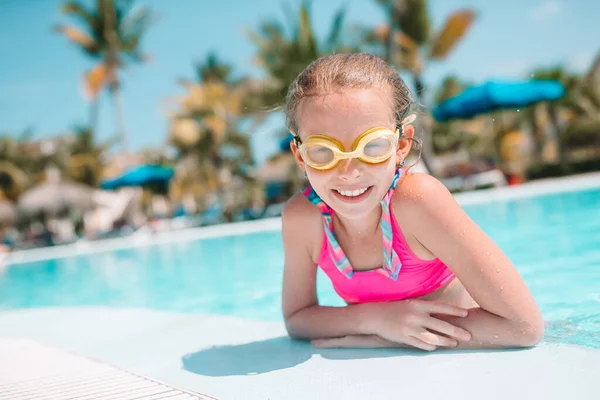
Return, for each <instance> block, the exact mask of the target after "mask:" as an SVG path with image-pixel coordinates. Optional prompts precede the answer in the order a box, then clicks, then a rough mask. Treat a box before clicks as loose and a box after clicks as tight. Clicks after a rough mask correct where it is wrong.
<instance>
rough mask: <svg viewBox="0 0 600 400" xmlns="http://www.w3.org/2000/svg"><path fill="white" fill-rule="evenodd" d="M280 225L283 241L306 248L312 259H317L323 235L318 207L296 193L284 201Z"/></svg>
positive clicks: (301, 194) (300, 193) (299, 193)
mask: <svg viewBox="0 0 600 400" xmlns="http://www.w3.org/2000/svg"><path fill="white" fill-rule="evenodd" d="M281 223H282V229H283V232H284V240H286V237H289V238H292V239H293V241H294V242H295V243H300V244H302V245H304V246H306V247H307V249H308V250H309V252H310V254H311V255H312V258H313V259H315V260H316V259H318V257H319V253H320V250H321V245H322V240H323V239H322V238H323V234H324V229H323V221H322V216H321V211H320V209H319V207H317V206H315V205H314V204H313V203H311V202H310V200H308V199H307V198H306V196H304V194H303V193H302V192H298V193H296V194H294V195H293V196H292V197H290V198H289V199H288V200H287V201H286V203H285V205H284V207H283V212H282V214H281Z"/></svg>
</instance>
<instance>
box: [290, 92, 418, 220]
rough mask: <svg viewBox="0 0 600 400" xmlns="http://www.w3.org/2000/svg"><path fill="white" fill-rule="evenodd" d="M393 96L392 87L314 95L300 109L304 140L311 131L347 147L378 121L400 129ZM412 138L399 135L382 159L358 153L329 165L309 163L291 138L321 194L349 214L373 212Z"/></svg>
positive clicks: (338, 210) (378, 124) (408, 132)
mask: <svg viewBox="0 0 600 400" xmlns="http://www.w3.org/2000/svg"><path fill="white" fill-rule="evenodd" d="M391 104H392V97H391V93H390V92H389V91H387V90H383V89H377V88H370V89H353V90H345V91H339V92H333V93H330V94H327V95H324V96H318V97H310V98H307V99H305V100H303V101H302V103H301V105H300V107H299V109H298V126H299V132H298V135H299V136H300V139H301V140H305V139H306V138H307V137H308V136H310V135H325V136H328V137H329V138H332V139H335V140H337V141H338V142H340V143H341V144H342V145H343V147H344V149H345V151H351V150H352V144H353V143H354V142H355V140H356V139H357V138H358V137H359V136H360V135H361V134H362V133H364V132H366V131H367V130H369V129H371V128H374V127H386V128H388V129H390V130H391V131H396V128H397V127H396V123H395V118H394V115H393V113H392V108H391V106H390V105H391ZM412 134H413V130H412V127H410V126H406V127H405V128H404V135H405V136H410V137H412ZM409 143H410V140H399V143H398V146H397V150H396V151H395V152H394V153H393V155H392V156H391V157H390V158H389V159H388V160H385V161H383V162H381V163H378V164H368V163H365V162H362V161H360V160H359V159H357V158H352V159H345V160H341V161H340V162H339V164H338V165H337V166H335V167H334V168H332V169H330V170H317V169H314V168H311V167H310V166H308V165H307V164H306V163H305V162H304V160H303V159H302V156H301V155H300V153H299V151H298V149H297V148H296V146H295V144H294V143H293V142H292V145H291V146H292V152H293V153H294V156H295V158H296V162H297V163H298V165H299V166H300V168H302V169H303V170H304V171H305V172H306V174H307V177H308V180H309V181H310V184H311V186H312V187H313V189H314V190H315V191H316V192H317V194H318V195H319V196H320V197H321V199H323V201H324V202H325V203H327V204H328V205H329V206H330V207H332V208H333V209H334V210H335V212H336V213H338V214H340V215H341V216H343V217H346V218H351V219H354V218H360V217H364V216H365V215H368V214H369V213H370V212H372V211H373V209H374V208H376V207H380V205H379V202H380V201H381V199H382V198H383V197H384V196H385V194H386V193H387V191H388V189H389V187H390V185H391V183H392V180H393V178H394V173H395V170H396V165H397V164H398V163H399V162H400V160H402V159H404V158H405V157H406V155H407V154H408V151H409V150H410V144H409Z"/></svg>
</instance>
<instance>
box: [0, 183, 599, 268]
mask: <svg viewBox="0 0 600 400" xmlns="http://www.w3.org/2000/svg"><path fill="white" fill-rule="evenodd" d="M594 188H600V172H593V173H586V174H581V175H573V176H568V177H562V178H551V179H541V180H536V181H531V182H527V183H524V184H522V185H518V186H505V187H501V188H493V189H484V190H477V191H471V192H463V193H456V194H455V195H454V198H455V199H456V200H457V202H458V203H459V204H461V205H462V206H466V205H473V204H482V203H490V202H494V201H507V200H513V199H520V198H527V197H534V196H541V195H546V194H553V193H565V192H573V191H579V190H587V189H594ZM280 229H281V218H266V219H260V220H255V221H243V222H234V223H229V224H222V225H214V226H207V227H200V228H189V229H182V230H177V231H172V232H157V233H155V234H152V235H150V234H144V233H142V234H134V235H132V236H129V237H123V238H114V239H104V240H98V241H80V242H77V243H73V244H69V245H62V246H54V247H44V248H39V249H30V250H18V251H14V252H12V253H11V254H8V255H7V256H5V258H4V265H15V264H23V263H29V262H36V261H44V260H51V259H59V258H65V257H73V256H76V255H83V254H94V253H100V252H105V251H113V250H120V249H129V248H136V247H143V246H152V245H156V244H163V243H170V242H181V241H190V240H198V239H204V238H214V237H223V236H234V235H245V234H250V233H256V232H270V231H277V230H280ZM1 265H2V260H0V266H1Z"/></svg>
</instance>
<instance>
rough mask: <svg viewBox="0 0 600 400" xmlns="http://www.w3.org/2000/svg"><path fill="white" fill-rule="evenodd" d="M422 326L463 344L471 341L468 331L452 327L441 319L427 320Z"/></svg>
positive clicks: (432, 318)
mask: <svg viewBox="0 0 600 400" xmlns="http://www.w3.org/2000/svg"><path fill="white" fill-rule="evenodd" d="M424 325H425V327H426V328H427V329H431V330H433V331H436V332H439V333H441V334H444V335H447V336H450V337H452V338H455V339H457V340H461V341H463V342H468V341H469V340H471V333H469V331H466V330H464V329H463V328H459V327H458V326H454V325H452V324H451V323H449V322H446V321H442V320H441V319H437V318H434V317H431V318H428V319H427V321H426V322H425V324H424Z"/></svg>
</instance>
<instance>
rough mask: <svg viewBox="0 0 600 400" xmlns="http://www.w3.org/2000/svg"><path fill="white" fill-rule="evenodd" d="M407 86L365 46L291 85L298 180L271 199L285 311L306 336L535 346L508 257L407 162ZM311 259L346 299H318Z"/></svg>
mask: <svg viewBox="0 0 600 400" xmlns="http://www.w3.org/2000/svg"><path fill="white" fill-rule="evenodd" d="M412 106H413V100H411V94H410V91H409V89H408V88H407V87H406V85H405V84H404V82H403V81H402V79H401V78H400V76H399V75H398V73H397V72H396V71H395V70H394V69H393V68H391V67H390V66H388V65H387V64H386V63H385V62H383V61H382V60H381V59H379V58H377V57H374V56H371V55H368V54H336V55H332V56H327V57H322V58H320V59H318V60H316V61H315V62H313V63H312V64H311V65H309V66H308V67H307V68H306V69H305V70H304V71H303V72H302V73H301V74H300V75H299V76H298V77H297V79H296V81H295V82H294V83H293V84H292V85H291V86H290V90H289V94H288V98H287V103H286V107H285V113H286V118H287V124H288V128H289V130H290V131H291V132H292V133H293V134H294V136H295V138H294V140H293V141H292V143H291V149H292V152H293V154H294V157H295V159H296V162H297V164H298V166H299V167H300V168H302V169H303V170H304V171H305V173H306V176H307V177H308V180H309V182H310V186H309V187H308V188H307V189H306V190H305V191H304V192H302V193H298V194H296V195H295V196H293V197H292V198H291V199H290V200H289V201H288V202H287V204H286V205H285V208H284V211H283V217H282V220H283V222H282V223H283V228H282V229H283V244H284V250H285V269H284V275H283V314H284V318H285V323H286V327H287V330H288V333H289V335H290V336H291V337H294V338H305V339H312V343H313V344H314V345H315V346H317V347H406V346H409V347H416V348H420V349H423V350H434V349H436V348H438V347H453V348H456V347H458V348H490V347H523V346H533V345H535V344H536V343H538V342H539V341H540V340H541V338H542V337H543V332H544V326H543V319H542V316H541V314H540V311H539V309H538V307H537V305H536V303H535V301H534V299H533V297H532V295H531V293H530V292H529V290H528V288H527V287H526V285H525V283H524V282H523V280H522V279H521V277H520V275H519V274H518V272H517V270H516V269H515V268H514V266H513V265H512V264H511V262H510V261H509V260H508V258H507V257H506V256H505V255H504V254H503V253H502V251H501V250H500V249H499V248H498V247H497V246H496V244H495V243H494V242H493V241H492V240H491V239H490V238H489V237H488V236H487V235H486V234H485V233H484V232H483V231H482V230H481V229H480V228H479V227H478V226H477V225H476V224H475V223H474V222H473V221H472V220H471V219H470V218H469V217H468V216H467V214H466V213H465V212H464V211H463V210H462V209H461V208H460V206H459V205H458V204H457V203H456V201H455V200H454V198H453V197H452V195H451V194H450V193H449V192H448V190H447V189H446V188H445V186H443V185H442V184H441V183H440V182H439V181H438V180H436V179H435V178H433V177H432V176H430V175H427V174H418V173H409V172H408V171H407V170H406V166H405V158H406V156H407V155H408V153H409V150H410V148H411V144H412V139H413V135H414V128H413V126H411V125H410V123H411V122H412V120H413V119H414V117H412V116H411V114H410V113H411V107H412ZM317 266H318V267H320V268H321V269H322V270H323V271H324V272H325V274H327V276H328V277H329V279H330V280H331V282H332V284H333V287H334V289H335V290H336V292H337V293H338V294H339V295H340V296H341V297H342V298H343V299H344V300H345V301H346V303H347V306H344V307H326V306H320V305H319V304H318V300H317V297H316V288H315V286H316V285H315V284H316V272H317Z"/></svg>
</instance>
